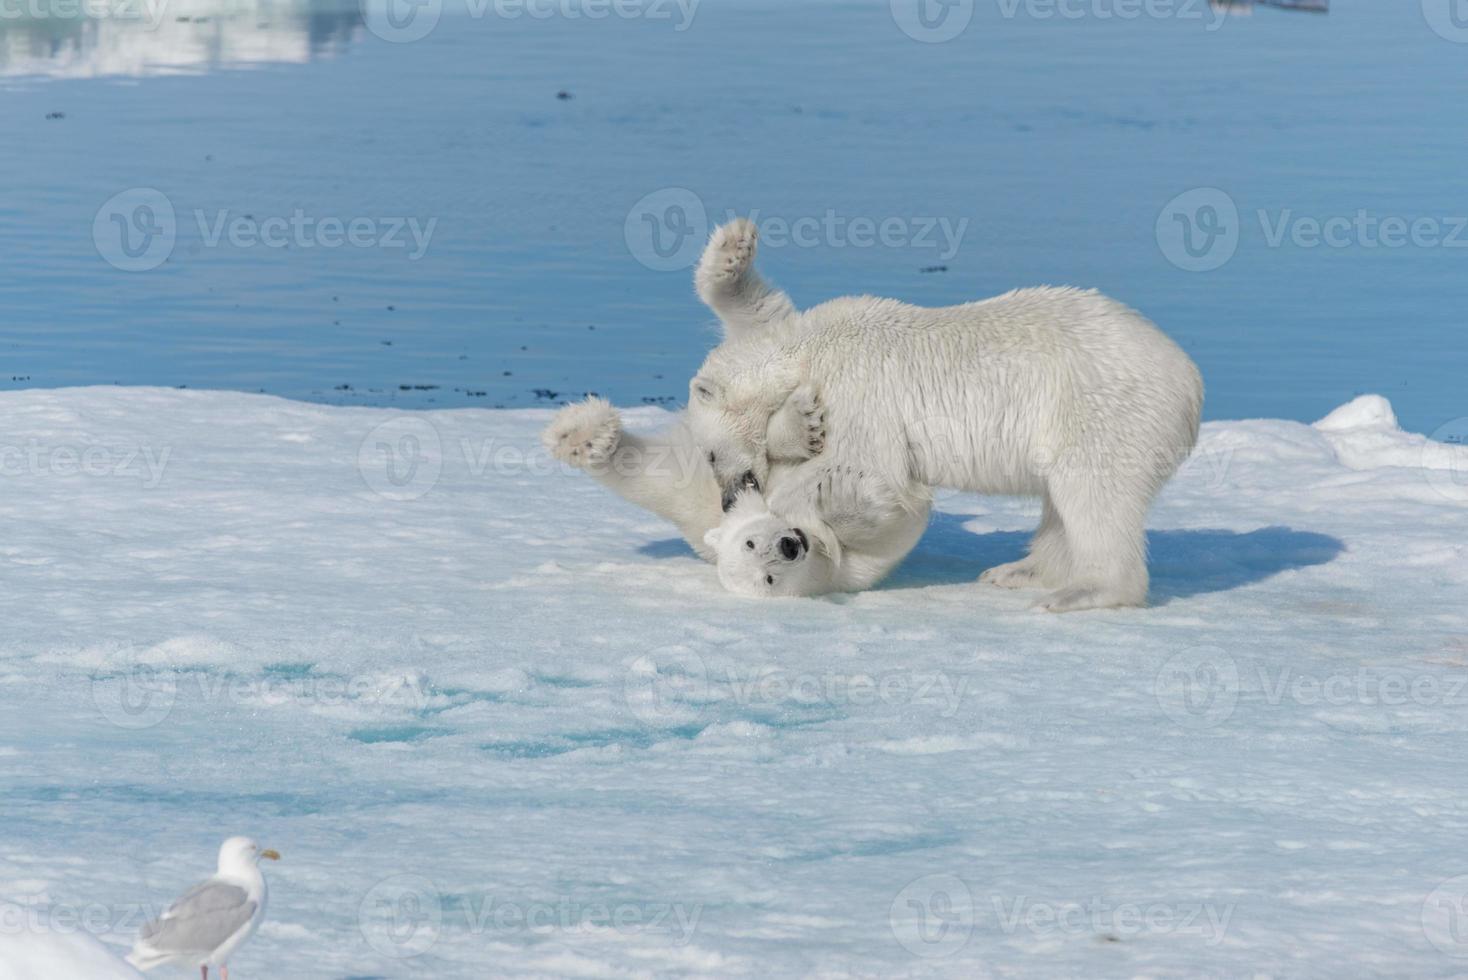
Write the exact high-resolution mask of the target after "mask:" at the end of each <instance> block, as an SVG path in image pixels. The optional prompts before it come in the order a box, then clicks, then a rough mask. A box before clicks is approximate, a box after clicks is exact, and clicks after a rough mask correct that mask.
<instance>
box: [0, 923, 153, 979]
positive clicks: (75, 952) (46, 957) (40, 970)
mask: <svg viewBox="0 0 1468 980" xmlns="http://www.w3.org/2000/svg"><path fill="white" fill-rule="evenodd" d="M7 914H9V915H10V916H11V917H12V920H11V927H9V928H5V929H0V980H42V978H50V977H54V978H57V980H71V978H76V980H139V978H140V977H142V974H141V973H139V972H138V971H137V970H134V969H133V968H132V967H131V966H129V965H128V964H127V962H126V961H125V960H123V959H122V958H121V957H119V956H118V955H117V954H116V953H115V952H113V951H111V950H109V949H107V948H106V947H105V946H104V945H102V943H100V942H98V941H97V940H96V939H94V938H93V937H92V936H91V935H90V934H88V933H87V932H86V930H84V929H76V930H70V929H68V930H61V929H51V930H42V929H25V928H17V927H16V925H17V924H18V923H21V922H23V921H25V918H26V915H27V910H26V909H25V908H24V907H11V908H7V907H6V906H5V905H4V904H0V915H7Z"/></svg>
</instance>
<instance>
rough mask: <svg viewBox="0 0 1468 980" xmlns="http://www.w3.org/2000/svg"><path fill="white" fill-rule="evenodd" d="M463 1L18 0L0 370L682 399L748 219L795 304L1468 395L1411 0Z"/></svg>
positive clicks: (372, 394) (1330, 390) (1432, 75)
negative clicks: (1042, 318) (923, 14)
mask: <svg viewBox="0 0 1468 980" xmlns="http://www.w3.org/2000/svg"><path fill="white" fill-rule="evenodd" d="M138 2H139V3H141V4H144V7H145V9H151V8H146V4H145V0H138ZM159 2H162V0H159ZM372 2H374V3H375V2H376V0H372ZM455 2H462V0H451V2H450V3H449V4H448V6H447V7H445V8H444V9H443V10H442V13H441V16H439V17H438V19H437V21H436V23H434V24H433V25H432V30H430V31H428V33H427V34H426V35H425V36H423V37H421V38H417V39H413V40H408V39H405V37H404V36H403V35H404V32H403V31H401V30H399V29H398V28H395V27H393V26H392V23H394V22H387V26H386V27H384V22H381V21H380V19H379V21H378V22H374V21H373V19H372V18H373V17H374V16H376V15H377V14H378V13H380V11H376V10H375V8H371V9H368V10H367V17H366V18H364V16H363V12H362V11H361V10H359V9H358V8H357V7H356V6H354V5H346V6H340V5H331V4H326V5H323V4H320V3H317V4H313V5H309V6H306V5H301V4H290V3H273V4H272V3H250V2H244V0H219V2H218V3H209V2H207V0H192V2H189V3H187V4H184V3H183V0H174V2H172V3H165V4H164V6H163V7H162V8H161V10H160V11H159V13H160V16H157V17H155V18H153V19H152V20H151V21H149V20H148V19H147V18H143V22H140V21H139V19H138V18H136V17H134V18H132V19H129V18H128V17H127V16H116V17H113V18H108V19H90V20H85V21H80V20H75V19H71V20H68V19H66V18H64V17H54V16H46V15H45V10H43V9H37V3H29V4H28V5H21V4H13V5H11V6H10V7H7V8H6V10H7V13H6V15H5V16H0V134H3V137H0V165H3V167H4V172H5V174H6V180H5V181H4V182H3V189H0V256H3V259H4V261H3V264H0V356H3V362H0V386H3V387H5V388H25V387H35V386H42V387H54V386H64V385H81V384H99V383H101V384H110V383H119V384H150V385H184V386H188V387H203V388H232V389H242V390H247V391H256V390H261V391H267V392H270V393H274V394H280V395H284V396H288V397H292V398H300V399H307V400H313V401H319V402H327V403H343V404H371V405H385V404H396V405H402V406H409V407H426V406H429V405H433V406H438V407H442V406H459V405H473V406H485V407H489V406H494V405H503V406H507V407H518V406H525V405H534V404H550V403H553V402H558V401H564V400H566V399H569V398H573V397H577V396H579V395H580V394H581V393H583V392H586V391H597V392H600V393H602V394H605V395H608V396H609V397H611V398H613V399H614V400H615V401H617V402H619V403H632V404H635V403H637V402H639V401H680V400H681V399H682V398H683V396H684V394H685V392H686V384H687V379H688V377H689V376H690V374H691V372H692V370H693V369H694V368H695V367H696V366H697V364H698V363H699V361H700V360H701V358H702V355H703V353H704V351H706V349H707V348H708V347H709V346H710V344H711V343H713V342H714V340H715V333H714V331H713V329H712V327H711V318H710V316H709V314H708V313H707V311H705V310H704V309H703V308H702V307H701V306H700V305H699V304H698V303H697V301H696V299H695V297H694V296H693V293H692V289H691V287H690V283H689V269H688V264H689V260H690V259H691V257H692V254H693V253H695V252H696V246H697V243H698V241H699V240H700V239H701V237H702V235H703V233H704V232H705V231H706V229H707V226H708V225H709V223H711V222H717V221H719V220H722V219H723V218H724V217H725V216H726V215H727V214H730V213H741V214H749V213H757V215H758V218H759V220H760V223H761V225H762V227H763V228H764V229H765V248H764V251H763V255H762V266H763V268H764V270H765V271H766V273H767V274H768V275H769V276H770V277H772V278H773V279H775V280H777V281H778V282H780V284H781V285H783V286H785V287H786V288H787V289H788V290H789V291H790V292H791V294H792V295H793V296H794V297H795V298H796V300H797V302H799V303H801V304H803V305H808V304H813V303H815V302H818V301H821V300H823V299H827V298H830V297H832V296H837V295H841V294H845V293H853V292H872V293H883V294H890V295H893V296H897V297H900V298H903V299H906V300H909V301H912V302H916V303H922V304H929V305H937V304H945V303H954V302H960V301H964V300H969V299H974V298H979V297H983V296H986V295H991V294H994V293H998V292H1001V291H1004V290H1007V289H1010V288H1012V287H1015V286H1021V285H1029V284H1035V283H1046V282H1048V283H1073V284H1078V285H1084V286H1094V287H1097V288H1100V289H1102V290H1104V291H1105V292H1108V293H1110V294H1112V295H1114V296H1116V297H1118V298H1120V299H1122V300H1124V301H1126V302H1128V303H1130V304H1132V305H1134V306H1136V307H1138V308H1139V309H1141V310H1143V311H1144V312H1145V313H1147V314H1148V315H1149V316H1151V317H1152V318H1153V319H1154V320H1156V321H1157V322H1158V323H1159V324H1160V325H1161V326H1162V327H1163V328H1164V329H1166V330H1167V331H1168V332H1169V333H1171V334H1172V335H1173V336H1174V337H1176V338H1177V339H1178V340H1179V341H1180V342H1181V343H1182V344H1183V345H1184V346H1185V347H1186V348H1187V349H1188V350H1189V351H1190V352H1191V353H1192V354H1193V356H1194V357H1195V358H1196V359H1197V361H1198V362H1199V364H1200V366H1201V367H1202V369H1203V372H1204V375H1205V377H1206V379H1207V382H1208V391H1209V394H1208V406H1207V415H1208V416H1209V417H1210V418H1237V417H1253V416H1267V417H1286V418H1294V419H1301V420H1312V419H1315V418H1318V417H1319V416H1321V415H1323V414H1324V413H1325V412H1327V411H1328V410H1330V409H1331V408H1333V407H1334V406H1336V405H1338V404H1341V403H1342V402H1344V401H1346V400H1347V399H1349V398H1350V397H1352V396H1353V395H1356V394H1358V393H1361V392H1367V391H1373V392H1379V393H1381V394H1384V395H1386V396H1388V397H1389V398H1390V399H1391V400H1392V402H1393V404H1394V405H1395V406H1396V408H1397V411H1398V414H1399V416H1400V418H1401V421H1402V423H1403V424H1404V426H1406V427H1407V428H1411V429H1415V430H1418V431H1425V432H1432V431H1434V430H1435V429H1436V428H1437V427H1439V426H1440V425H1442V424H1443V423H1445V422H1447V421H1448V420H1450V419H1453V418H1455V417H1460V416H1462V415H1464V414H1465V413H1468V407H1465V402H1464V385H1463V377H1464V374H1465V369H1468V343H1465V338H1464V332H1465V310H1468V275H1465V272H1468V229H1465V227H1463V225H1462V223H1463V221H1464V219H1463V217H1462V216H1465V215H1468V200H1465V198H1464V196H1463V186H1464V185H1463V172H1462V163H1463V159H1464V150H1465V148H1468V114H1465V113H1464V112H1463V97H1464V95H1465V88H1468V43H1460V42H1462V41H1465V40H1468V29H1465V30H1464V31H1461V32H1456V33H1455V31H1454V22H1452V21H1451V19H1449V20H1447V21H1443V20H1442V19H1441V18H1440V17H1436V16H1435V14H1434V10H1435V8H1434V4H1436V2H1437V0H1426V2H1425V3H1419V2H1418V0H1411V2H1406V0H1404V2H1400V3H1379V2H1369V0H1336V2H1334V3H1333V4H1332V5H1331V9H1330V11H1329V13H1328V14H1323V15H1322V14H1310V13H1298V12H1286V11H1281V10H1277V9H1273V8H1270V7H1264V6H1261V7H1247V6H1239V7H1236V8H1234V11H1233V13H1225V12H1224V11H1222V10H1219V9H1217V8H1213V7H1210V6H1207V5H1206V4H1204V3H1203V2H1202V0H1196V2H1194V0H1176V2H1175V3H1170V4H1169V3H1162V2H1158V3H1154V4H1150V5H1140V4H1134V3H1129V2H1127V0H1067V2H1065V3H1062V4H1060V5H1059V6H1057V5H1056V4H1055V3H1052V2H1048V0H1003V2H999V0H979V2H978V3H977V4H976V5H966V4H965V3H959V4H958V5H956V7H955V8H954V10H956V11H957V12H958V13H960V14H963V15H965V16H967V13H968V7H969V6H973V8H974V9H973V10H972V19H971V21H968V22H967V25H966V27H965V28H964V29H963V30H962V31H961V32H959V33H958V34H957V36H955V37H953V38H952V39H949V40H946V41H942V42H941V43H929V42H931V41H932V40H933V39H932V36H929V37H928V39H927V40H918V39H914V37H912V36H909V33H918V34H921V33H922V31H923V30H925V28H922V27H921V24H922V22H921V21H914V20H913V19H912V17H911V16H908V15H909V14H911V13H912V12H911V11H906V12H904V9H903V8H902V4H903V3H905V2H907V0H899V3H898V9H897V12H896V13H895V14H894V9H893V8H892V7H891V6H890V5H889V4H888V3H887V2H885V0H860V2H854V0H853V2H847V0H823V2H802V3H791V2H778V3H776V2H771V0H748V2H736V0H704V2H702V3H696V4H692V5H690V4H688V3H684V4H683V5H681V6H680V5H679V4H675V3H672V2H659V3H657V4H655V5H654V7H652V8H646V9H644V11H643V14H642V15H640V16H632V17H620V16H608V17H604V18H591V17H587V16H571V14H575V13H578V12H580V13H584V11H582V10H580V8H577V7H575V6H574V5H570V4H568V3H553V4H542V5H541V6H540V8H539V9H540V10H541V11H542V12H544V11H549V12H550V14H551V15H550V16H547V17H530V16H526V15H521V16H512V15H511V14H513V13H514V12H515V11H517V10H519V9H520V8H519V7H518V6H516V5H514V4H509V5H507V4H505V3H503V2H500V3H490V4H489V5H488V6H487V7H486V6H484V5H482V4H481V5H479V8H478V9H477V10H475V9H473V8H469V9H465V8H463V7H460V8H459V9H454V3H455ZM436 3H437V0H430V8H429V9H430V10H431V12H433V13H435V15H437V13H438V8H437V5H436ZM1441 6H1443V8H1444V9H1445V10H1446V9H1448V6H1449V5H1448V3H1447V0H1444V3H1443V4H1442V5H1441ZM27 9H28V10H30V13H27V14H24V15H23V16H16V15H15V12H16V11H22V12H24V11H25V10H27ZM935 9H936V8H935ZM1139 9H1140V10H1141V11H1142V13H1141V15H1139V16H1133V14H1136V12H1137V11H1138V10H1139ZM1147 11H1152V13H1147ZM928 12H929V13H930V14H931V12H932V11H928ZM1047 12H1049V15H1048V16H1047ZM914 24H917V25H918V27H917V28H916V29H914ZM904 25H905V26H906V27H907V28H908V31H909V32H907V33H905V32H904V30H903V26H904ZM394 31H398V34H397V35H396V36H395V35H394ZM407 33H413V32H412V31H408V32H407ZM382 35H387V38H386V39H385V37H384V36H382ZM1312 222H1315V223H1319V224H1321V225H1322V226H1323V227H1322V228H1321V229H1317V231H1318V233H1319V234H1324V235H1325V236H1326V237H1327V238H1328V239H1329V242H1328V243H1320V244H1312V242H1315V240H1316V238H1317V237H1319V235H1318V234H1317V231H1312V228H1314V225H1312ZM1383 222H1385V224H1383ZM354 223H355V224H354ZM353 227H355V228H356V233H357V237H358V240H359V242H361V244H351V243H349V242H348V243H343V244H336V245H333V244H332V243H333V242H336V241H338V240H340V239H343V238H345V237H346V235H347V233H348V229H351V228H353ZM1393 227H1395V228H1396V231H1395V232H1393V231H1389V230H1388V229H1390V228H1393ZM415 229H416V234H417V237H416V238H415V235H414V230H415ZM1402 229H1407V230H1406V231H1402ZM262 236H263V237H264V238H266V239H268V240H269V241H261V240H260V238H261V237H262ZM1383 239H1386V241H1383ZM1398 239H1401V240H1402V241H1401V242H1400V243H1398V244H1393V242H1396V241H1397V240H1398ZM133 253H136V254H133ZM143 267H147V268H143Z"/></svg>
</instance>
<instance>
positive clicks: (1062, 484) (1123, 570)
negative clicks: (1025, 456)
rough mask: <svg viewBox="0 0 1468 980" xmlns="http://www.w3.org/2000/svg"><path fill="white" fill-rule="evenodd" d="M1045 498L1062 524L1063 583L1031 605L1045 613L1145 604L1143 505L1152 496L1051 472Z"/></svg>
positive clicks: (1145, 566)
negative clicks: (1065, 557)
mask: <svg viewBox="0 0 1468 980" xmlns="http://www.w3.org/2000/svg"><path fill="white" fill-rule="evenodd" d="M1049 497H1050V499H1051V500H1053V501H1054V504H1055V509H1056V511H1057V512H1058V513H1059V515H1060V519H1061V521H1062V522H1063V524H1064V542H1065V549H1066V551H1067V552H1068V554H1069V562H1068V564H1069V568H1068V570H1067V571H1068V574H1067V575H1066V576H1065V585H1064V586H1063V587H1062V588H1060V589H1059V590H1058V591H1056V592H1053V593H1051V594H1050V595H1048V596H1045V597H1044V598H1043V599H1041V600H1040V601H1039V603H1037V608H1040V609H1044V610H1047V611H1049V612H1075V611H1077V610H1081V609H1111V608H1114V607H1117V606H1144V605H1146V604H1147V584H1148V580H1147V532H1146V527H1145V524H1146V517H1147V508H1148V505H1149V504H1150V503H1151V499H1152V494H1151V493H1148V492H1143V493H1120V492H1116V490H1115V488H1110V491H1109V492H1108V488H1107V487H1106V486H1105V481H1097V480H1096V479H1095V478H1094V476H1092V477H1089V478H1088V477H1087V476H1086V475H1085V474H1084V473H1063V474H1052V478H1051V481H1050V485H1049Z"/></svg>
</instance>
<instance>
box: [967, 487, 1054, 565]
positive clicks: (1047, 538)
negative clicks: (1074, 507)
mask: <svg viewBox="0 0 1468 980" xmlns="http://www.w3.org/2000/svg"><path fill="white" fill-rule="evenodd" d="M1069 574H1070V555H1069V553H1068V552H1067V550H1066V546H1065V524H1064V523H1063V522H1062V521H1061V519H1060V512H1059V511H1057V510H1056V509H1055V505H1054V504H1053V503H1052V502H1051V501H1050V495H1049V494H1048V493H1047V494H1046V495H1045V503H1044V508H1043V510H1042V512H1041V516H1040V529H1039V530H1038V531H1036V532H1035V536H1034V537H1033V538H1032V539H1030V551H1029V554H1027V555H1025V557H1023V558H1021V559H1020V560H1019V561H1012V562H1008V563H1006V564H1003V565H995V566H994V567H993V568H990V569H988V570H986V571H985V572H984V574H982V575H980V576H979V581H980V582H984V583H986V584H988V585H995V586H998V587H999V588H1001V589H1037V588H1052V589H1053V588H1056V587H1058V586H1061V585H1064V584H1065V581H1066V579H1067V578H1068V577H1069Z"/></svg>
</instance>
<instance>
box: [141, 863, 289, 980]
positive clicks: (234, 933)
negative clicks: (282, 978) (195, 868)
mask: <svg viewBox="0 0 1468 980" xmlns="http://www.w3.org/2000/svg"><path fill="white" fill-rule="evenodd" d="M261 858H268V859H269V860H271V861H279V860H280V855H279V854H277V853H276V852H275V851H262V850H260V845H259V844H257V843H255V842H254V841H253V840H251V839H250V838H248V837H231V838H230V839H229V840H227V841H225V842H224V844H223V845H221V846H220V848H219V869H218V870H217V871H216V872H215V873H214V877H212V878H210V879H208V880H207V881H202V882H200V883H199V884H197V885H195V886H194V887H193V888H190V889H189V890H188V891H187V892H185V893H184V894H183V896H182V897H181V898H179V900H178V901H176V902H174V903H173V904H172V905H170V906H169V907H168V910H167V911H166V912H164V913H163V915H162V916H160V917H159V918H157V919H155V920H153V921H152V922H149V923H148V924H146V925H145V926H143V928H142V929H141V930H140V931H139V933H138V941H137V942H136V943H135V944H133V951H132V952H131V953H129V954H128V957H127V961H128V962H129V963H131V964H132V965H133V966H135V967H137V968H138V969H140V970H151V969H153V967H155V966H162V965H163V964H165V963H172V964H174V965H177V966H197V967H198V968H199V972H200V976H201V977H202V980H209V965H210V964H211V963H212V964H214V965H216V966H218V967H219V972H220V973H221V974H222V975H223V978H224V980H229V965H228V964H229V958H230V956H231V955H233V954H234V952H235V950H237V949H239V948H240V947H241V946H242V945H244V943H245V941H246V940H247V939H249V938H250V937H251V936H253V935H254V934H255V930H256V929H257V928H258V927H259V925H260V920H261V919H262V918H264V917H265V892H266V889H265V876H264V875H262V874H261V873H260V868H259V863H260V859H261Z"/></svg>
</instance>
